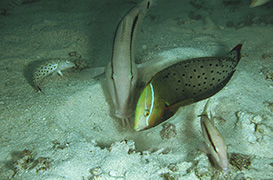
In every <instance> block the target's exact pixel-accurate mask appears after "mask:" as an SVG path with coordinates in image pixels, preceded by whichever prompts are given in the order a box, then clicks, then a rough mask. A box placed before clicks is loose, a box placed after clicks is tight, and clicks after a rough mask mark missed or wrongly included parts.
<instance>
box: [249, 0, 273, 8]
mask: <svg viewBox="0 0 273 180" xmlns="http://www.w3.org/2000/svg"><path fill="white" fill-rule="evenodd" d="M269 1H270V0H253V1H252V2H251V4H250V6H249V7H251V8H253V7H257V6H261V5H263V4H265V3H267V2H269Z"/></svg>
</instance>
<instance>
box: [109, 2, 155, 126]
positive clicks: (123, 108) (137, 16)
mask: <svg viewBox="0 0 273 180" xmlns="http://www.w3.org/2000/svg"><path fill="white" fill-rule="evenodd" d="M150 6H151V0H144V1H142V2H141V3H140V4H139V5H137V6H136V7H134V8H133V9H131V10H130V11H129V12H128V13H127V14H126V15H125V16H124V18H123V19H122V20H121V21H120V23H119V25H118V27H117V29H116V33H115V37H114V42H113V50H112V58H111V61H110V62H109V64H108V65H107V67H106V70H105V73H106V81H107V84H108V89H109V91H110V95H111V97H112V101H113V104H114V106H115V116H116V117H118V118H120V119H122V120H123V121H124V120H125V121H128V119H129V118H130V117H131V116H132V115H133V112H132V101H133V98H134V91H135V87H136V82H137V77H138V73H137V67H136V64H135V46H136V39H137V32H138V30H139V28H140V25H141V23H142V20H143V18H144V17H145V15H146V13H147V11H148V9H149V8H150ZM123 123H124V122H123ZM127 123H128V122H127Z"/></svg>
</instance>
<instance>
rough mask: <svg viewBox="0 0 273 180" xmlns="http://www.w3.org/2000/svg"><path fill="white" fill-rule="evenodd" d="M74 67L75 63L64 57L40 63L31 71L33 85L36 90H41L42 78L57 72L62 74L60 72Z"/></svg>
mask: <svg viewBox="0 0 273 180" xmlns="http://www.w3.org/2000/svg"><path fill="white" fill-rule="evenodd" d="M72 67H75V63H73V62H72V61H69V60H65V59H51V60H47V61H45V62H43V63H41V64H40V65H39V66H38V67H37V68H36V69H35V70H34V71H33V78H32V80H33V85H34V87H35V89H36V90H37V91H38V92H42V89H41V83H42V82H43V80H44V79H45V78H46V77H48V76H50V75H52V74H56V73H57V74H59V75H60V76H62V75H63V74H62V72H61V71H63V70H65V69H69V68H72Z"/></svg>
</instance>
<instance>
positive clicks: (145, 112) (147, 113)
mask: <svg viewBox="0 0 273 180" xmlns="http://www.w3.org/2000/svg"><path fill="white" fill-rule="evenodd" d="M149 114H150V112H149V110H148V109H145V111H144V116H145V117H147V116H149Z"/></svg>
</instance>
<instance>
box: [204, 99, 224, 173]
mask: <svg viewBox="0 0 273 180" xmlns="http://www.w3.org/2000/svg"><path fill="white" fill-rule="evenodd" d="M208 102H209V100H208V101H207V103H206V105H205V108H204V111H203V113H202V114H201V115H200V117H201V119H200V123H201V129H202V135H203V137H204V140H205V148H204V149H203V151H205V152H206V153H208V154H210V155H211V156H212V159H213V161H214V162H215V163H216V165H217V166H219V167H220V168H221V169H222V170H223V171H224V172H226V173H227V172H228V165H229V162H228V157H227V147H226V144H225V141H224V139H223V137H222V135H221V133H220V132H219V130H218V129H217V128H216V127H215V125H214V122H213V119H214V118H213V117H212V115H211V114H210V118H209V117H208V113H207V106H208Z"/></svg>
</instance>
